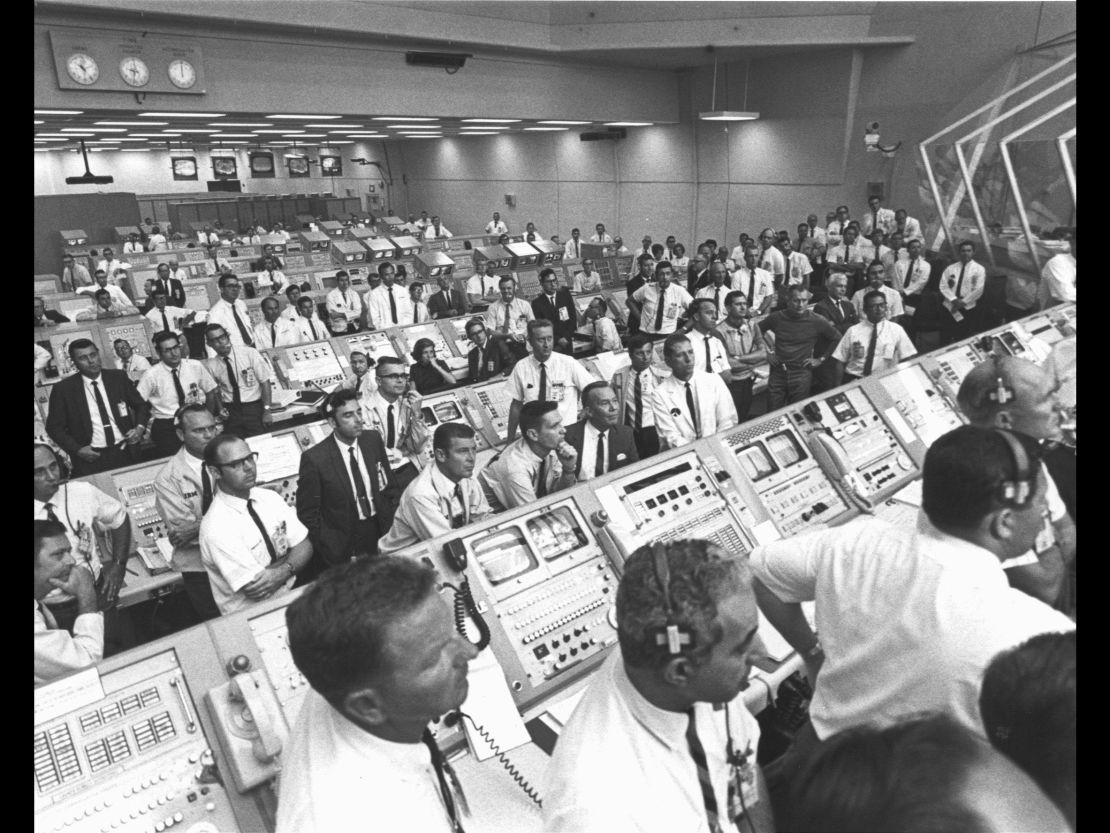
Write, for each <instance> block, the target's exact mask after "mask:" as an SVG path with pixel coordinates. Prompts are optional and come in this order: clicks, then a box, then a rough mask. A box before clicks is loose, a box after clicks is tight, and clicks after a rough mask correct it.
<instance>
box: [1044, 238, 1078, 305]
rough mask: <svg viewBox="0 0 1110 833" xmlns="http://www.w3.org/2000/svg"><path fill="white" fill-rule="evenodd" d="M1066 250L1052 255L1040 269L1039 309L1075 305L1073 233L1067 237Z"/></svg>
mask: <svg viewBox="0 0 1110 833" xmlns="http://www.w3.org/2000/svg"><path fill="white" fill-rule="evenodd" d="M1067 241H1068V250H1067V251H1066V252H1061V253H1060V254H1056V255H1053V256H1052V257H1050V258H1049V259H1048V262H1047V263H1045V265H1044V268H1043V269H1041V285H1040V291H1039V292H1038V298H1039V299H1040V302H1041V308H1042V309H1044V308H1046V307H1051V306H1055V305H1056V304H1063V303H1075V232H1072V233H1071V234H1069V235H1068V237H1067Z"/></svg>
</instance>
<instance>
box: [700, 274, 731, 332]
mask: <svg viewBox="0 0 1110 833" xmlns="http://www.w3.org/2000/svg"><path fill="white" fill-rule="evenodd" d="M709 278H710V281H711V283H710V284H709V286H705V287H702V288H701V289H699V290H698V291H697V294H695V295H694V299H695V300H698V299H701V298H708V299H709V300H710V301H712V302H713V306H714V309H715V311H716V316H717V320H718V321H724V320H725V316H726V315H728V310H726V309H725V299H726V298H727V297H728V294H729V293H730V292H731V291H732V283H731V280H730V276H729V274H728V267H727V266H725V265H724V264H723V263H721V261H719V260H715V261H713V263H711V264H710V266H709Z"/></svg>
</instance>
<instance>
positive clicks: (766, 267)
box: [762, 260, 772, 272]
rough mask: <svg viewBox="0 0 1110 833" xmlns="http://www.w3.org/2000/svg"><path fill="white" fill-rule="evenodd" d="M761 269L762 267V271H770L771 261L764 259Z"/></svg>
mask: <svg viewBox="0 0 1110 833" xmlns="http://www.w3.org/2000/svg"><path fill="white" fill-rule="evenodd" d="M762 269H763V271H764V272H770V271H772V270H771V261H769V260H765V261H763V266H762Z"/></svg>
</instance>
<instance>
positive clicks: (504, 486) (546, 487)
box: [478, 400, 578, 512]
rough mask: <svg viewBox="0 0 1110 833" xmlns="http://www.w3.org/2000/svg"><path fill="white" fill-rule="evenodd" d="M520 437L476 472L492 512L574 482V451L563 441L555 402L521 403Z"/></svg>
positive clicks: (528, 502) (562, 432)
mask: <svg viewBox="0 0 1110 833" xmlns="http://www.w3.org/2000/svg"><path fill="white" fill-rule="evenodd" d="M518 416H519V419H520V438H519V439H516V440H513V441H512V442H510V443H509V444H508V445H507V446H505V448H504V449H503V450H502V451H501V453H500V454H498V455H497V456H496V457H494V458H493V459H492V460H491V461H490V463H489V465H487V466H486V467H485V468H484V469H482V471H481V472H479V474H478V482H479V483H480V484H481V485H482V489H483V490H484V491H485V493H486V501H487V502H488V503H489V505H490V507H491V508H492V509H493V511H495V512H500V511H502V510H504V509H515V508H516V507H518V506H527V505H529V504H531V503H534V502H535V501H536V499H537V498H541V497H544V496H545V495H549V494H551V493H552V492H556V491H558V490H560V489H569V488H570V487H571V486H573V485H574V484H575V483H576V482H577V478H576V477H575V475H574V472H575V469H576V468H577V464H578V453H577V452H576V451H575V450H574V446H572V445H571V444H570V443H568V442H566V433H567V431H566V427H565V426H564V425H563V418H562V417H561V416H560V415H559V408H558V403H556V402H552V401H550V400H548V401H546V402H539V401H536V400H533V401H531V402H525V403H524V405H523V407H521V408H520V411H519V413H518Z"/></svg>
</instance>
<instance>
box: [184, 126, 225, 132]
mask: <svg viewBox="0 0 1110 833" xmlns="http://www.w3.org/2000/svg"><path fill="white" fill-rule="evenodd" d="M177 132H178V133H219V132H220V131H218V130H208V129H207V128H204V129H202V128H196V129H194V128H184V127H179V128H177Z"/></svg>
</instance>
